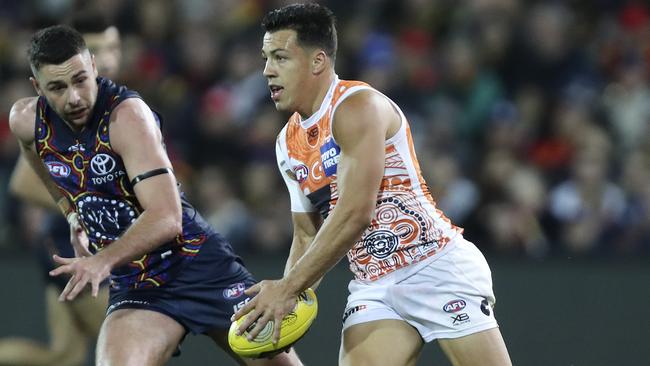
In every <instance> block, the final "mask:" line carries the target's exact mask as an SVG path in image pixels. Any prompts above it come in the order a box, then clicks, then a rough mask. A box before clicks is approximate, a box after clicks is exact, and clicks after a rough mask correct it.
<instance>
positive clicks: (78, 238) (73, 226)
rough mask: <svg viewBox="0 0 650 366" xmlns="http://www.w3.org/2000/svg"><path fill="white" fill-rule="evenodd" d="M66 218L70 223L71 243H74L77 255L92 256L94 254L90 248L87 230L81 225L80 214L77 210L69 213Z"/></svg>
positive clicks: (78, 256) (73, 246)
mask: <svg viewBox="0 0 650 366" xmlns="http://www.w3.org/2000/svg"><path fill="white" fill-rule="evenodd" d="M66 219H67V220H68V224H70V243H72V248H73V249H74V255H75V257H77V258H81V257H90V256H92V255H93V254H92V253H91V252H90V250H89V249H88V246H89V245H90V241H88V236H87V235H86V231H85V230H84V228H83V226H81V222H79V215H78V214H77V213H76V212H72V213H70V214H68V217H66Z"/></svg>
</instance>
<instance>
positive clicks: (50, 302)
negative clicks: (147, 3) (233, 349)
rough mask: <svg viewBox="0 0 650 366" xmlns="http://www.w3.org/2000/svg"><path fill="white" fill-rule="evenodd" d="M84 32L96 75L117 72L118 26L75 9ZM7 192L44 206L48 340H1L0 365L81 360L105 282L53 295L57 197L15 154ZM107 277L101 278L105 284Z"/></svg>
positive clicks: (68, 251)
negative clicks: (68, 297)
mask: <svg viewBox="0 0 650 366" xmlns="http://www.w3.org/2000/svg"><path fill="white" fill-rule="evenodd" d="M71 23H72V25H73V26H74V28H75V29H77V30H78V31H80V32H81V33H82V35H83V38H84V40H85V41H86V45H87V46H88V49H89V50H90V52H91V53H92V54H93V55H94V57H95V61H96V65H97V70H98V72H99V74H100V75H102V76H104V77H107V78H110V79H115V78H116V77H117V76H118V72H119V67H120V59H121V49H120V33H119V31H118V29H117V28H116V27H115V26H113V25H110V24H108V22H107V21H106V17H105V16H104V15H103V14H101V13H100V12H96V11H80V12H78V13H77V14H76V15H75V16H74V17H73V19H72V21H71ZM9 189H10V192H11V193H12V194H13V195H15V196H16V197H18V198H19V199H20V200H22V201H23V202H25V203H27V204H30V205H35V206H37V207H42V208H44V209H46V212H44V218H43V220H42V222H40V223H35V224H42V226H43V227H42V228H41V229H40V230H39V232H40V234H39V237H38V239H37V245H36V247H35V248H34V251H35V255H36V257H37V260H38V265H39V267H40V270H41V271H42V272H43V277H44V279H45V294H44V297H45V306H46V315H47V326H48V333H49V343H48V344H44V343H41V342H37V341H34V340H31V339H25V338H15V337H13V338H6V339H2V340H0V365H33V366H39V365H43V366H49V365H81V364H84V361H85V359H86V358H87V355H88V350H89V346H90V345H91V344H94V343H95V341H96V339H97V335H98V334H99V329H100V327H101V325H102V322H103V320H104V315H105V313H106V307H107V303H108V287H107V286H101V287H100V289H99V293H98V296H97V297H93V296H90V294H89V293H87V292H84V293H82V294H80V296H78V297H77V298H76V299H74V300H73V301H64V302H61V301H57V298H58V296H59V293H60V292H61V291H63V289H64V288H65V285H66V283H67V281H66V280H67V279H66V278H65V277H63V276H60V277H52V276H49V274H48V273H49V271H51V270H53V269H54V268H55V267H56V264H55V263H54V261H53V260H52V255H53V254H58V255H60V256H63V257H72V256H74V252H73V250H72V247H71V245H70V232H69V230H68V224H67V222H66V221H65V218H64V217H62V216H61V215H60V214H58V213H57V212H56V211H57V206H56V203H55V202H54V201H53V200H52V197H51V196H50V194H49V193H48V191H47V189H46V188H45V186H44V185H43V183H41V181H40V180H39V179H38V176H37V175H36V173H35V172H34V170H33V169H32V168H31V167H30V166H29V164H28V163H27V161H26V160H25V158H24V157H23V156H22V154H21V156H20V157H19V158H18V161H17V163H16V166H15V168H14V170H13V172H12V174H11V179H10V186H9ZM105 283H106V282H104V284H105Z"/></svg>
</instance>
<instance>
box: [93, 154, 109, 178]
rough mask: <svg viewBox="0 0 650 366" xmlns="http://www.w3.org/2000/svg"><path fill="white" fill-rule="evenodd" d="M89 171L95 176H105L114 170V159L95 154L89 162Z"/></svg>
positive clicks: (105, 155) (106, 155)
mask: <svg viewBox="0 0 650 366" xmlns="http://www.w3.org/2000/svg"><path fill="white" fill-rule="evenodd" d="M90 169H92V171H93V173H95V174H97V175H106V174H108V173H110V172H112V171H113V169H115V159H113V157H112V156H110V155H108V154H97V155H95V156H93V158H92V160H91V161H90Z"/></svg>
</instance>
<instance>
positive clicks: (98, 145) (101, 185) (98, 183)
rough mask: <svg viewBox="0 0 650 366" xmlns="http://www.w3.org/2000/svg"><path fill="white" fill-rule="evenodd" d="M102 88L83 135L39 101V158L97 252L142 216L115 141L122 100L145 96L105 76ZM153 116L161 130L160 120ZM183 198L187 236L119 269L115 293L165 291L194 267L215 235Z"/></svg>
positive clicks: (226, 250)
mask: <svg viewBox="0 0 650 366" xmlns="http://www.w3.org/2000/svg"><path fill="white" fill-rule="evenodd" d="M97 83H98V87H99V90H98V94H97V101H96V103H95V107H94V109H93V112H92V115H91V117H90V118H89V120H88V121H87V124H86V125H85V126H84V128H83V129H82V130H81V131H80V132H77V131H74V130H72V129H71V128H70V127H69V126H68V125H67V124H66V123H65V122H64V121H63V120H62V119H61V118H60V117H59V116H58V115H57V114H56V112H55V111H54V110H53V109H52V108H51V107H50V106H49V105H48V104H47V101H46V99H45V98H43V97H40V98H39V100H38V103H37V107H36V120H35V137H36V150H37V152H38V155H39V156H40V158H41V159H42V160H43V162H44V163H45V165H46V166H47V168H48V170H49V172H50V175H51V177H52V178H53V180H54V181H55V183H56V184H57V185H58V187H59V189H60V190H61V192H62V193H63V194H64V195H65V196H66V197H67V198H68V199H69V200H70V201H71V202H72V203H73V206H74V208H75V210H76V212H77V213H78V214H79V217H80V219H81V222H82V224H83V226H84V229H85V230H86V233H87V234H88V239H89V240H90V243H91V245H90V247H91V248H90V249H91V251H93V252H97V251H101V250H102V249H103V248H105V247H106V246H108V245H110V244H111V243H112V242H114V241H115V240H116V239H118V238H119V237H120V236H121V235H122V234H123V233H124V232H125V231H126V230H127V229H128V227H129V226H130V225H131V224H132V223H133V222H134V221H135V220H136V219H137V218H138V216H139V215H140V214H141V212H142V208H141V207H140V204H139V203H138V200H137V198H136V196H135V193H134V191H133V187H132V186H131V184H130V177H128V175H127V173H126V168H125V167H124V163H123V162H122V159H121V158H120V156H119V155H117V154H116V153H115V152H114V151H113V149H112V147H111V142H110V139H109V127H110V126H109V121H110V116H111V112H112V111H113V110H114V108H115V107H116V106H117V105H118V104H119V103H121V102H122V101H124V100H126V99H128V98H140V96H139V95H138V94H137V93H136V92H134V91H131V90H128V89H127V88H126V87H124V86H117V85H115V84H114V83H113V82H112V81H110V80H108V79H104V78H101V77H100V78H98V79H97ZM152 113H153V115H154V116H155V119H156V121H157V122H158V123H159V125H160V118H159V116H158V115H157V113H155V112H153V111H152ZM180 195H181V204H182V207H183V231H182V234H180V235H178V236H177V237H176V238H175V240H173V241H171V242H168V243H164V244H163V245H161V246H160V247H158V248H156V250H154V251H153V252H150V253H148V254H146V255H144V256H143V257H142V258H138V259H137V260H134V261H132V262H130V263H128V264H126V265H124V266H122V267H119V268H115V269H114V270H113V272H112V274H111V286H112V287H113V288H115V289H120V288H141V287H158V286H161V285H162V284H164V283H166V282H168V281H169V280H171V279H172V278H173V276H174V274H175V273H177V271H179V270H180V269H181V268H182V267H183V266H184V265H185V264H186V263H188V262H190V261H191V260H192V259H193V258H194V257H195V256H196V255H197V254H198V253H199V250H200V249H201V246H202V245H203V243H204V242H205V241H206V239H207V238H208V237H209V236H211V235H213V234H214V231H213V230H212V229H211V228H210V227H209V226H208V225H207V224H206V223H205V221H204V220H203V219H202V217H201V216H200V215H199V214H198V212H196V210H195V209H194V208H193V207H192V206H191V205H190V203H189V202H187V200H186V199H185V196H184V194H183V193H182V192H180ZM218 251H219V254H220V255H222V256H224V257H233V258H235V257H236V256H235V254H234V253H233V251H232V249H231V248H230V246H229V245H227V244H224V245H221V246H220V247H219V248H218Z"/></svg>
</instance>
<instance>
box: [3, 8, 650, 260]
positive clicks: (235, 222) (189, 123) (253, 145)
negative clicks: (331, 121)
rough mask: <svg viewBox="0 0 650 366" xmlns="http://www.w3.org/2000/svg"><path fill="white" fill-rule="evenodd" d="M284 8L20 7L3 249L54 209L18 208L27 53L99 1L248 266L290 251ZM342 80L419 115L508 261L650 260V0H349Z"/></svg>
mask: <svg viewBox="0 0 650 366" xmlns="http://www.w3.org/2000/svg"><path fill="white" fill-rule="evenodd" d="M290 2H293V1H278V0H214V1H213V0H175V1H171V0H169V1H167V0H140V1H129V0H96V1H82V2H80V1H73V0H26V1H9V0H0V3H1V4H2V5H1V6H0V250H3V249H6V250H10V249H11V248H14V249H16V248H20V247H22V246H24V245H25V243H30V241H33V240H34V239H33V238H34V237H35V233H36V232H38V230H39V224H38V223H39V220H40V216H41V212H40V210H38V209H36V208H34V207H30V206H28V205H25V204H22V203H20V202H17V201H16V200H15V199H14V198H12V197H10V196H9V195H8V194H7V193H6V191H7V190H6V185H7V180H8V177H9V175H10V172H11V170H12V169H13V165H14V163H15V161H16V158H17V155H18V146H17V143H16V141H15V139H14V138H13V137H12V136H11V134H10V132H9V128H8V124H7V118H8V112H9V109H10V107H11V104H12V103H13V101H15V100H16V99H18V98H20V97H23V96H29V95H33V94H34V92H33V90H32V88H31V85H30V83H29V81H28V77H29V75H30V72H29V68H28V64H27V61H26V46H27V43H28V40H29V37H30V36H31V34H32V33H33V32H34V31H35V30H37V29H39V28H41V27H44V26H47V25H51V24H54V23H61V22H65V21H66V19H68V18H69V17H70V14H72V13H74V12H75V11H76V10H77V8H78V7H79V6H80V3H83V6H84V7H89V6H90V7H97V8H99V9H102V11H103V12H104V14H105V16H106V17H107V18H108V19H109V21H110V22H111V23H112V24H115V25H116V26H117V27H118V29H119V31H120V33H121V35H122V41H123V43H122V52H123V61H122V62H123V64H122V73H121V75H120V77H119V81H120V82H121V83H124V84H126V85H128V86H129V87H130V88H132V89H135V90H137V91H139V92H140V94H141V95H142V96H143V97H144V99H145V100H146V101H147V102H148V103H149V105H150V106H152V107H153V108H154V109H156V110H157V111H159V112H160V113H162V115H163V116H164V126H163V131H164V133H165V135H166V144H167V148H168V151H169V153H170V156H171V158H172V160H173V164H174V166H175V169H176V173H177V176H178V178H179V180H180V181H181V182H182V183H183V189H184V190H185V191H186V193H187V194H188V195H189V197H190V201H191V202H193V203H194V204H195V205H196V206H197V207H198V209H199V210H200V211H201V212H202V213H203V215H204V216H205V217H206V218H207V219H208V220H209V221H210V222H211V223H212V224H213V225H214V226H215V227H216V228H217V229H218V230H219V231H220V232H222V233H223V234H224V235H225V236H227V237H228V238H229V239H230V240H231V241H232V243H233V245H234V246H235V247H236V249H237V250H239V251H240V252H241V253H249V254H246V255H266V254H271V253H279V252H283V251H286V250H287V249H288V247H289V245H290V241H291V239H290V235H291V221H290V210H289V200H288V194H287V192H286V189H285V187H284V183H283V182H282V180H281V178H280V176H279V174H278V172H277V167H276V163H275V155H274V146H275V137H276V134H277V133H278V131H279V130H280V129H281V128H282V126H283V124H284V123H285V121H286V118H287V116H285V115H281V114H280V113H278V112H276V111H275V109H274V106H273V104H272V103H271V101H270V97H269V91H268V89H267V87H266V81H265V80H264V78H263V76H262V68H263V61H262V59H261V57H260V48H261V39H262V35H263V33H262V30H261V28H260V26H259V23H260V20H261V17H262V16H263V15H264V14H265V13H266V12H267V11H268V10H270V9H273V8H276V7H279V6H282V5H285V4H287V3H290ZM321 3H323V4H325V5H327V6H329V7H330V8H331V9H332V10H333V11H334V13H335V14H336V15H337V18H338V31H339V52H338V57H337V59H336V69H337V73H338V75H339V77H340V78H341V79H355V80H363V81H366V82H369V83H370V84H371V85H373V86H374V87H376V88H377V89H379V90H380V91H382V92H383V93H385V94H386V95H388V96H389V97H391V98H392V99H393V100H395V101H396V102H397V103H398V104H399V105H400V106H401V107H402V108H403V110H404V112H405V114H406V116H407V117H408V119H409V121H410V123H411V128H412V132H413V135H414V138H415V140H416V147H417V154H418V157H419V159H420V163H421V168H422V171H423V174H424V176H425V177H426V178H427V180H428V183H429V186H430V188H431V191H432V193H433V195H434V199H435V200H436V201H437V203H438V206H439V207H440V208H441V209H442V210H443V211H444V212H445V213H446V214H447V215H448V216H449V217H450V218H451V219H452V221H453V222H454V223H456V224H457V225H459V226H462V227H464V228H465V235H466V237H467V238H469V239H470V240H472V241H474V242H475V243H476V244H477V246H478V247H479V248H481V249H482V250H483V251H485V252H487V253H489V254H493V255H506V256H521V257H530V258H536V259H542V258H547V257H553V256H564V257H567V256H569V257H591V256H608V257H611V256H616V257H625V256H639V255H645V256H648V255H650V83H649V80H650V79H649V77H650V6H649V5H648V3H647V2H645V1H616V0H593V1H588V0H584V1H579V0H575V1H568V0H567V1H518V0H473V1H472V0H464V1H452V0H401V1H390V0H354V1H349V0H348V1H343V0H332V1H321Z"/></svg>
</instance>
